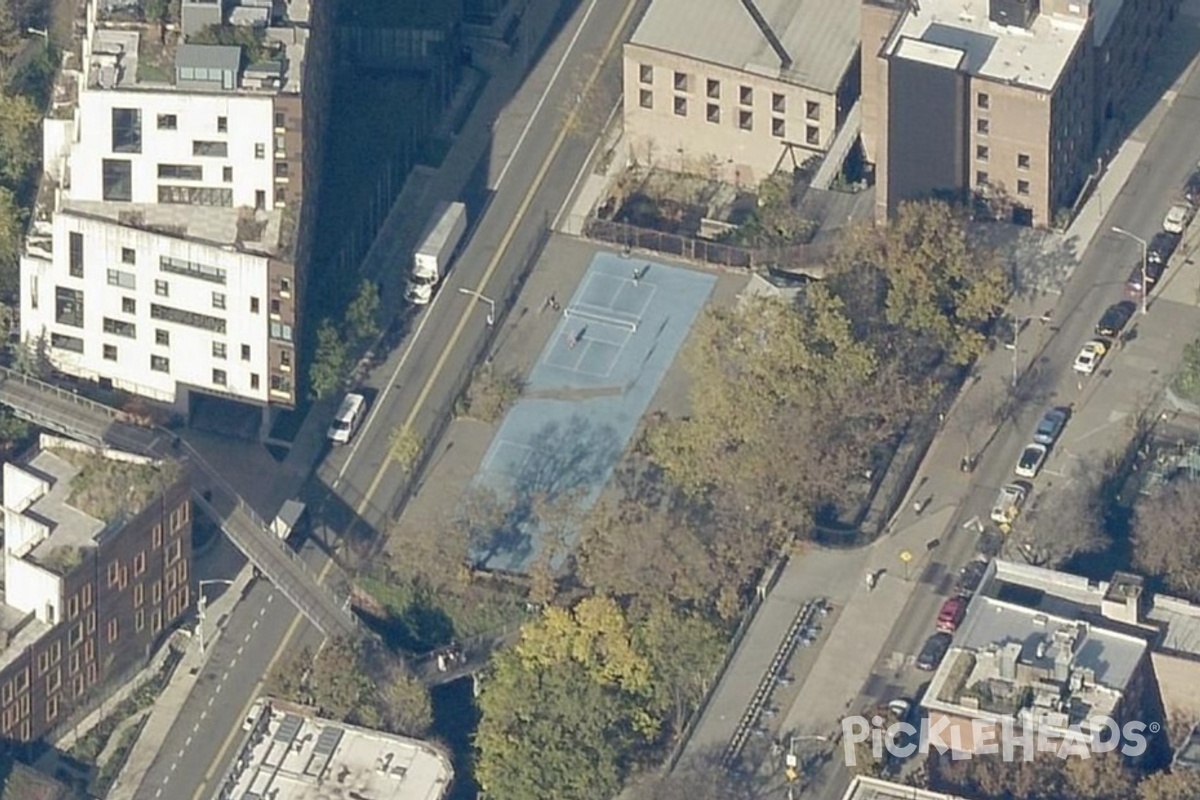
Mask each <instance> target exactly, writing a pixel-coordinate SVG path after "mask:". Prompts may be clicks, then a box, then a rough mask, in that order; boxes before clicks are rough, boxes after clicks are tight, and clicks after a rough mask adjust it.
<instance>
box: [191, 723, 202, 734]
mask: <svg viewBox="0 0 1200 800" xmlns="http://www.w3.org/2000/svg"><path fill="white" fill-rule="evenodd" d="M199 731H200V723H199V722H197V723H196V724H195V725H193V726H192V733H199Z"/></svg>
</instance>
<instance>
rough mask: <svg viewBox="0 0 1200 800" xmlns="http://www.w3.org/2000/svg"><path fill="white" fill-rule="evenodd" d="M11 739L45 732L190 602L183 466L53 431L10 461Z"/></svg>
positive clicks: (5, 649)
mask: <svg viewBox="0 0 1200 800" xmlns="http://www.w3.org/2000/svg"><path fill="white" fill-rule="evenodd" d="M3 511H4V532H5V535H4V589H3V594H2V596H0V741H5V740H6V741H9V742H18V743H27V742H32V741H36V740H38V739H40V738H42V737H43V736H45V735H46V734H47V733H48V732H49V731H51V730H52V729H53V728H55V726H57V725H59V724H61V723H62V722H63V721H64V720H66V719H67V718H68V717H69V716H70V715H71V713H72V712H73V711H74V710H75V709H77V708H79V707H81V706H86V705H90V704H91V703H92V702H93V701H94V700H96V699H97V698H98V697H99V696H101V694H102V693H103V692H105V691H107V689H108V688H109V687H105V686H104V683H105V681H106V680H107V679H109V678H112V677H114V676H118V675H121V674H122V673H124V672H125V671H127V670H128V669H130V668H131V667H134V666H136V665H137V664H139V663H140V662H141V661H142V660H144V659H145V658H146V657H147V656H148V655H149V654H150V653H151V651H152V649H153V648H154V647H155V645H156V644H157V643H158V642H159V641H160V640H161V639H162V635H163V633H164V631H167V630H169V629H170V628H171V626H172V625H173V624H175V623H176V622H177V621H178V620H179V619H180V617H181V616H183V614H184V613H185V612H186V611H187V610H188V609H189V608H190V606H191V601H192V597H193V592H192V578H191V574H190V571H189V564H190V561H191V528H192V511H191V501H190V499H189V486H188V481H187V478H186V477H185V476H184V474H183V473H182V471H181V470H180V469H179V468H178V466H177V465H175V464H171V463H160V462H154V461H151V460H149V459H145V458H142V457H140V456H134V455H131V454H127V453H120V452H115V451H111V450H108V451H100V450H97V449H95V448H92V447H91V446H89V445H83V444H80V443H78V442H72V441H69V440H63V439H59V438H57V437H49V436H43V437H42V441H41V443H40V444H39V446H38V447H36V448H35V449H34V450H33V451H32V452H30V453H28V454H26V455H25V456H24V457H23V458H21V459H20V460H19V461H17V462H15V463H6V464H5V465H4V467H3Z"/></svg>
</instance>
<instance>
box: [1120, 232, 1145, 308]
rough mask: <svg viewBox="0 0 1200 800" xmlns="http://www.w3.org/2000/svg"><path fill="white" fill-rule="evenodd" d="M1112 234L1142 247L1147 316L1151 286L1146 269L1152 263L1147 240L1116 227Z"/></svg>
mask: <svg viewBox="0 0 1200 800" xmlns="http://www.w3.org/2000/svg"><path fill="white" fill-rule="evenodd" d="M1112 232H1113V233H1115V234H1118V235H1120V236H1127V237H1129V238H1130V239H1133V240H1134V241H1135V242H1137V243H1138V244H1140V245H1141V246H1142V313H1143V314H1145V313H1147V310H1148V307H1149V295H1150V285H1149V283H1148V282H1147V281H1146V267H1147V266H1148V265H1149V262H1150V254H1149V252H1148V251H1149V249H1150V246H1149V245H1148V244H1147V243H1146V240H1145V239H1143V238H1142V237H1140V236H1136V235H1134V234H1132V233H1130V232H1129V231H1127V230H1125V229H1124V228H1118V227H1117V226H1116V225H1114V226H1113V228H1112Z"/></svg>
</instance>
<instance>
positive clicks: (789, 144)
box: [623, 0, 859, 185]
mask: <svg viewBox="0 0 1200 800" xmlns="http://www.w3.org/2000/svg"><path fill="white" fill-rule="evenodd" d="M858 20H859V7H858V3H857V2H851V1H850V0H843V1H839V2H832V1H831V0H653V2H651V4H650V7H649V8H648V9H647V10H646V15H645V16H644V17H643V18H642V21H641V23H640V24H639V25H638V27H637V30H635V31H634V34H633V37H632V38H631V39H630V41H629V42H628V43H627V44H626V45H625V48H624V53H623V62H624V79H623V80H624V98H625V100H624V104H623V122H624V126H625V134H626V136H628V137H629V145H630V154H631V156H632V157H633V158H634V159H636V160H637V161H638V162H639V163H642V164H652V165H657V166H663V167H665V168H667V169H672V170H676V171H681V172H697V173H707V174H711V175H713V176H714V177H720V178H722V179H724V180H727V181H731V182H734V183H737V184H739V185H755V184H757V183H759V182H760V181H761V180H762V179H764V178H766V177H768V176H769V175H771V173H773V172H775V171H776V170H778V169H792V168H794V167H798V166H801V165H802V164H804V162H805V161H807V160H808V159H809V158H811V157H813V156H820V155H821V154H823V153H824V152H825V151H827V150H828V149H829V147H830V145H831V144H832V143H833V140H834V136H835V134H836V132H837V129H838V126H839V125H840V123H841V121H842V119H843V117H844V115H845V114H846V113H847V112H848V111H849V110H850V106H851V105H852V104H853V102H854V99H855V98H856V97H857V94H858V69H857V67H856V64H857V61H856V59H857V55H858V27H859V22H858Z"/></svg>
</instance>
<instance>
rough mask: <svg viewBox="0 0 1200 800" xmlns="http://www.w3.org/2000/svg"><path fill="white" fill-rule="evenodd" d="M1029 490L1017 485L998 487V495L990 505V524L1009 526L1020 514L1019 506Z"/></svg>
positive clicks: (1023, 501)
mask: <svg viewBox="0 0 1200 800" xmlns="http://www.w3.org/2000/svg"><path fill="white" fill-rule="evenodd" d="M1028 496H1029V490H1028V489H1026V488H1025V487H1024V486H1022V485H1021V484H1019V483H1010V484H1007V485H1005V486H1001V487H1000V494H999V496H997V497H996V502H995V503H994V504H992V515H991V516H992V522H994V523H996V524H997V525H1011V524H1012V523H1013V520H1015V519H1016V518H1017V515H1018V514H1020V513H1021V506H1022V505H1024V503H1025V498H1026V497H1028Z"/></svg>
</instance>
